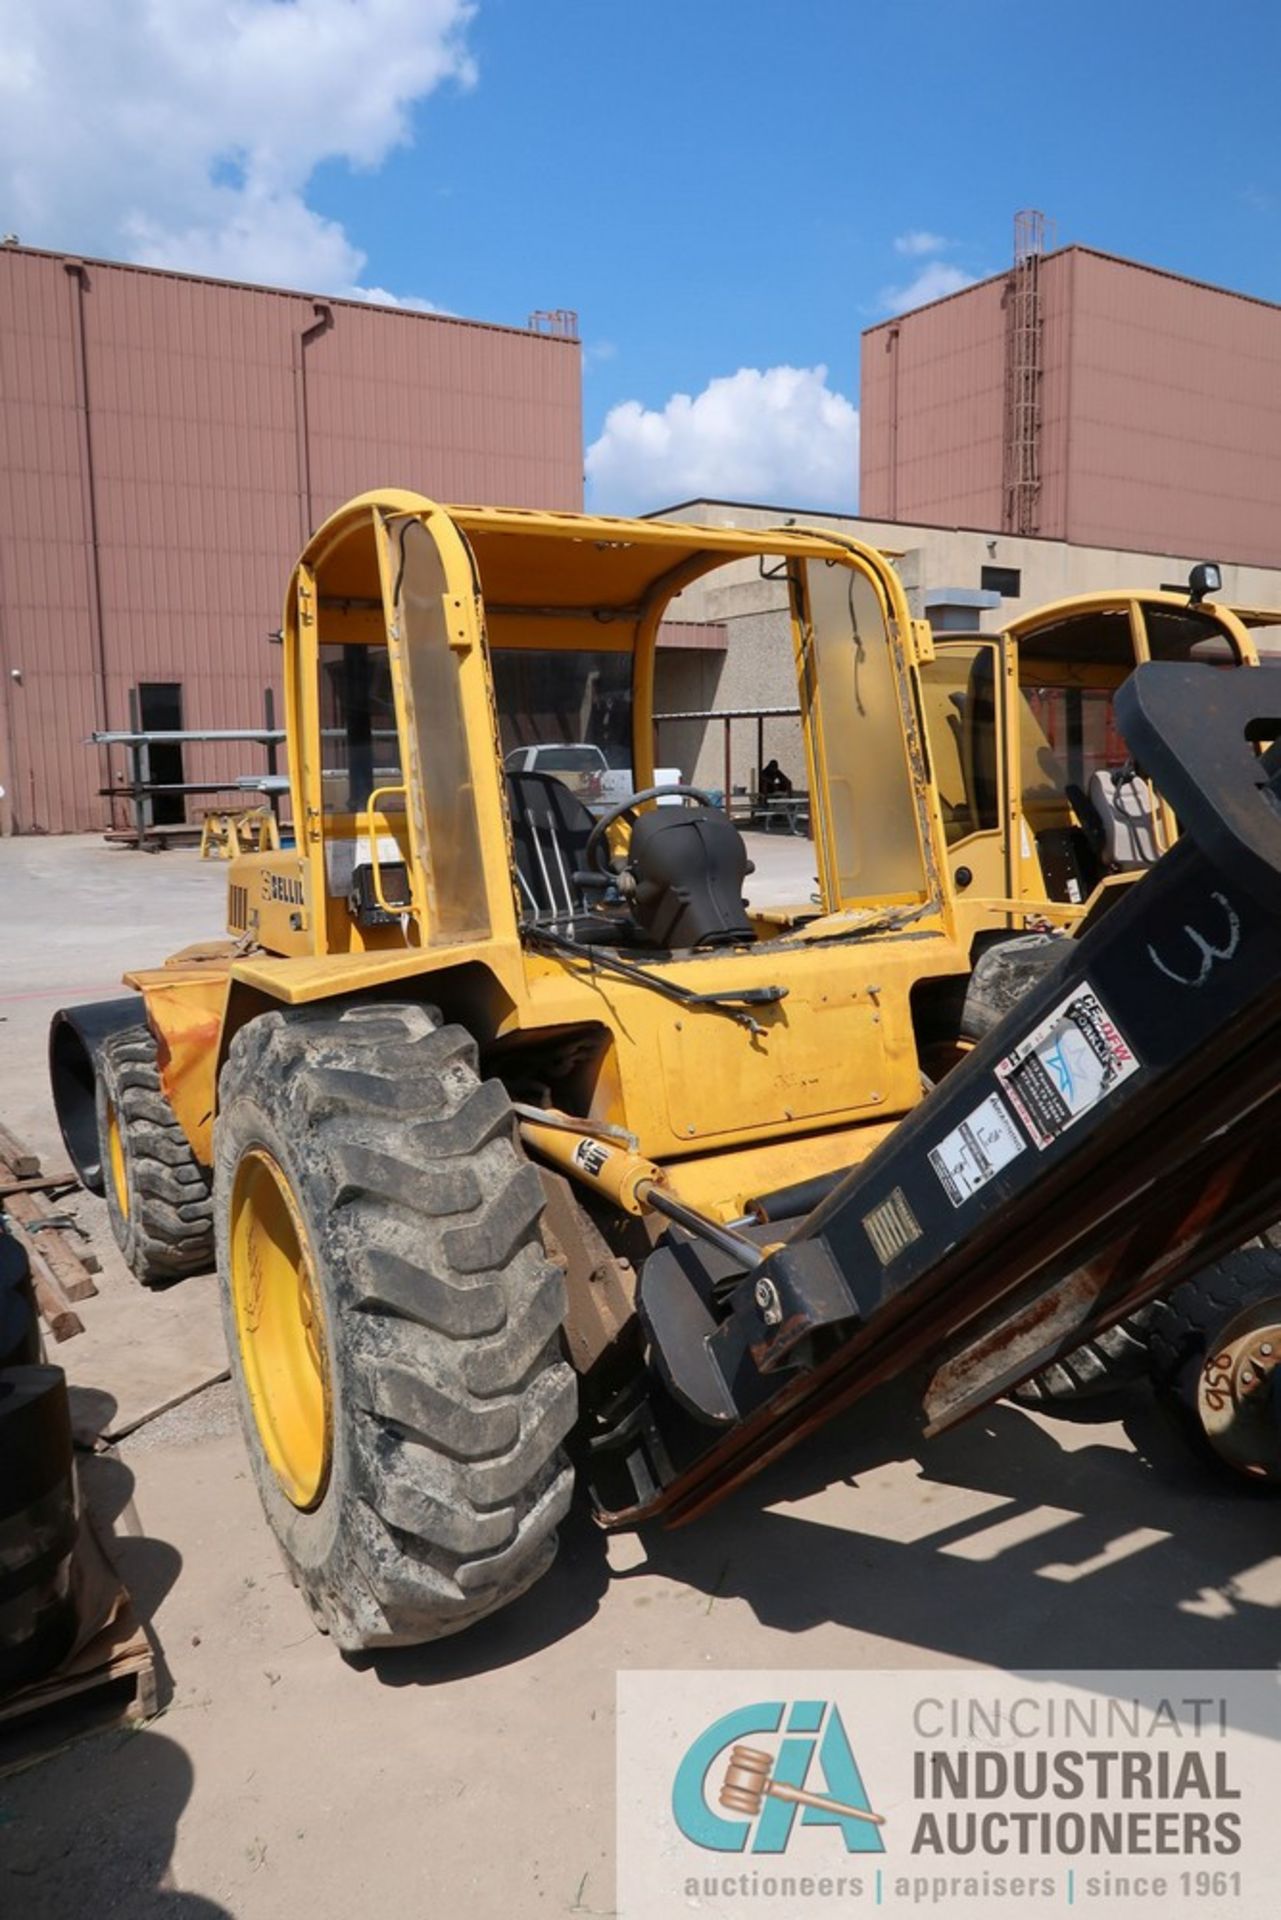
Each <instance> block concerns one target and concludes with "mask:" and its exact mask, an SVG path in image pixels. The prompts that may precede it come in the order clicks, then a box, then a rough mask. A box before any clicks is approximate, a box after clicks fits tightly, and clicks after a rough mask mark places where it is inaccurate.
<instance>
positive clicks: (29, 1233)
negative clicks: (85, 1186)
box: [0, 1125, 100, 1342]
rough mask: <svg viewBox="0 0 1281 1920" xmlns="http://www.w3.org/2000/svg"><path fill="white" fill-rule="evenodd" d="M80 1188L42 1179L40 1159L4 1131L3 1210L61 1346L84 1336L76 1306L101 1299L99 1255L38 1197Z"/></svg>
mask: <svg viewBox="0 0 1281 1920" xmlns="http://www.w3.org/2000/svg"><path fill="white" fill-rule="evenodd" d="M78 1184H79V1183H78V1181H76V1179H75V1178H74V1176H72V1175H70V1174H68V1175H59V1176H57V1177H56V1178H49V1179H45V1178H43V1177H42V1176H41V1172H40V1157H39V1155H38V1154H35V1153H31V1152H29V1151H28V1149H27V1148H26V1147H24V1146H23V1144H22V1142H21V1141H20V1140H17V1139H15V1137H14V1135H13V1134H12V1133H10V1131H9V1129H8V1128H7V1127H5V1126H3V1125H0V1209H2V1210H3V1212H4V1214H5V1216H6V1219H7V1222H8V1226H9V1230H10V1232H11V1233H12V1234H13V1236H14V1238H15V1239H16V1240H17V1241H19V1242H20V1244H21V1245H22V1247H23V1248H24V1249H25V1251H26V1254H27V1258H28V1260H29V1261H30V1263H31V1281H32V1285H33V1287H34V1288H35V1295H36V1305H37V1306H38V1308H39V1310H40V1317H41V1319H42V1320H43V1321H44V1323H45V1326H46V1328H47V1329H48V1331H49V1334H50V1337H51V1338H52V1339H54V1340H55V1341H59V1342H61V1341H63V1340H71V1339H73V1338H74V1337H75V1335H76V1334H78V1333H83V1332H84V1322H83V1321H82V1320H81V1318H80V1316H79V1314H78V1313H77V1312H76V1311H75V1308H74V1306H73V1304H72V1303H73V1301H77V1300H88V1299H90V1298H91V1297H92V1296H93V1295H94V1294H96V1293H97V1291H98V1285H97V1282H96V1281H95V1279H94V1278H93V1276H94V1274H95V1273H97V1272H99V1271H100V1262H99V1260H98V1256H97V1254H96V1253H93V1252H91V1251H90V1250H89V1249H88V1248H87V1247H86V1248H83V1249H82V1247H81V1244H80V1236H79V1234H78V1233H77V1232H76V1231H75V1229H74V1228H73V1227H67V1226H58V1225H56V1224H54V1222H56V1220H57V1219H58V1217H59V1216H58V1211H57V1208H56V1207H53V1208H52V1209H51V1208H50V1206H49V1205H48V1203H47V1202H46V1201H45V1200H44V1199H42V1198H40V1197H39V1195H40V1193H41V1192H42V1191H48V1189H50V1188H52V1187H55V1186H57V1187H65V1186H68V1185H69V1186H72V1187H75V1186H78Z"/></svg>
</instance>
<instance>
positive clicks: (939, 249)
mask: <svg viewBox="0 0 1281 1920" xmlns="http://www.w3.org/2000/svg"><path fill="white" fill-rule="evenodd" d="M952 245H953V242H952V241H951V240H949V239H948V238H947V237H946V235H945V234H941V233H931V232H930V231H929V230H928V228H925V227H913V228H912V230H911V232H910V233H900V234H899V236H898V238H897V239H896V240H895V242H894V251H895V253H902V254H905V255H906V256H907V258H908V259H909V260H919V259H920V258H921V256H922V254H926V253H944V252H946V250H947V248H948V247H950V246H952Z"/></svg>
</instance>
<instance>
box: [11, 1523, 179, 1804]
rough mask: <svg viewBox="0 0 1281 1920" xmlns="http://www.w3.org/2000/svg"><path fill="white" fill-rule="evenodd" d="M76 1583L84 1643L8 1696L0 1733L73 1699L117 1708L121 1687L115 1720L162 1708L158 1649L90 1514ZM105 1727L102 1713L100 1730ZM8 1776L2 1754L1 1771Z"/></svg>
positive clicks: (19, 1760)
mask: <svg viewBox="0 0 1281 1920" xmlns="http://www.w3.org/2000/svg"><path fill="white" fill-rule="evenodd" d="M72 1578H73V1584H74V1586H75V1589H76V1597H77V1607H78V1609H79V1611H80V1615H81V1630H80V1634H79V1637H78V1639H77V1643H76V1645H75V1646H74V1647H73V1648H72V1651H71V1653H70V1654H69V1655H68V1656H67V1658H66V1659H65V1660H64V1661H63V1662H62V1664H61V1665H60V1666H58V1667H56V1668H55V1669H54V1671H53V1672H52V1673H48V1674H45V1675H44V1677H43V1678H42V1679H40V1680H33V1681H32V1682H31V1683H30V1685H29V1686H25V1687H21V1688H19V1689H18V1690H17V1691H16V1692H15V1693H10V1694H6V1695H4V1696H3V1697H0V1731H2V1732H3V1733H4V1735H5V1736H6V1738H7V1736H8V1732H9V1729H10V1727H11V1726H13V1725H14V1724H15V1723H24V1722H27V1721H34V1720H35V1719H36V1718H37V1717H38V1716H41V1715H52V1714H53V1713H54V1712H55V1710H56V1709H58V1708H61V1707H65V1706H66V1705H67V1704H68V1703H69V1702H72V1701H77V1700H79V1701H81V1702H82V1703H83V1705H84V1706H85V1707H86V1709H88V1707H89V1706H90V1704H91V1702H92V1703H93V1704H94V1705H95V1706H97V1707H99V1708H101V1707H103V1706H111V1705H112V1704H113V1700H112V1694H113V1690H114V1693H115V1694H116V1695H117V1696H118V1698H119V1707H118V1710H117V1711H115V1712H114V1713H112V1714H111V1716H110V1718H111V1720H112V1721H117V1722H118V1721H136V1720H147V1719H150V1718H151V1716H152V1715H153V1714H155V1713H156V1712H158V1710H159V1695H158V1687H157V1678H156V1656H155V1651H154V1649H153V1647H152V1644H151V1642H150V1640H149V1639H148V1638H147V1634H146V1630H145V1629H144V1627H143V1625H142V1623H141V1621H140V1620H139V1618H138V1616H137V1613H136V1612H135V1610H134V1606H133V1602H132V1600H131V1599H130V1597H129V1594H128V1592H127V1591H126V1589H125V1586H124V1584H123V1582H122V1581H121V1578H120V1575H119V1574H118V1573H117V1572H116V1568H115V1564H114V1562H113V1560H112V1558H111V1554H110V1548H109V1544H108V1542H107V1541H106V1540H105V1539H104V1538H103V1536H102V1534H101V1532H100V1530H99V1526H98V1524H97V1523H96V1522H95V1520H94V1519H93V1517H92V1516H91V1515H89V1514H87V1513H86V1514H85V1515H84V1516H83V1517H82V1519H81V1523H80V1537H79V1539H78V1540H77V1542H76V1554H75V1563H74V1571H73V1576H72ZM103 1724H104V1723H103V1720H102V1719H101V1717H99V1716H95V1719H94V1726H95V1728H99V1727H101V1726H102V1725H103ZM0 1756H3V1748H2V1747H0ZM29 1758H30V1755H29V1754H23V1755H21V1756H19V1755H17V1754H15V1757H14V1759H13V1762H12V1765H13V1766H15V1767H18V1766H25V1765H26V1764H28V1761H29ZM7 1771H9V1766H8V1764H6V1761H5V1759H4V1758H3V1757H0V1774H3V1773H5V1772H7Z"/></svg>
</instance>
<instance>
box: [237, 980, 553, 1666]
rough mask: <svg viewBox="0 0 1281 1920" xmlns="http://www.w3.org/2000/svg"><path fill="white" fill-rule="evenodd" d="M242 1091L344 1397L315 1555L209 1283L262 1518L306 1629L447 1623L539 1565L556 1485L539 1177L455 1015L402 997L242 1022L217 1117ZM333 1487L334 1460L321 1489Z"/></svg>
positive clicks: (365, 1633)
mask: <svg viewBox="0 0 1281 1920" xmlns="http://www.w3.org/2000/svg"><path fill="white" fill-rule="evenodd" d="M241 1100H248V1101H249V1102H251V1103H256V1105H257V1106H258V1107H260V1108H262V1109H263V1110H265V1111H266V1113H267V1114H268V1115H270V1116H272V1117H273V1118H274V1119H276V1120H278V1121H279V1123H280V1124H281V1127H282V1130H283V1129H285V1128H287V1133H288V1139H289V1141H290V1144H291V1153H292V1158H293V1160H294V1163H295V1166H296V1167H297V1169H298V1172H299V1181H300V1191H299V1193H298V1196H297V1197H298V1199H299V1201H300V1204H301V1206H302V1210H303V1213H304V1217H305V1218H306V1219H307V1221H308V1223H309V1230H310V1231H311V1232H312V1234H313V1236H314V1240H315V1242H316V1245H315V1247H314V1251H315V1255H316V1260H317V1263H318V1264H319V1265H321V1266H322V1267H323V1268H324V1272H325V1275H326V1278H325V1281H324V1285H325V1291H326V1303H327V1308H328V1314H329V1319H328V1331H329V1349H330V1355H331V1366H332V1367H333V1368H336V1369H337V1370H338V1371H339V1374H340V1379H339V1381H338V1383H337V1387H336V1390H335V1397H336V1398H337V1397H338V1395H341V1398H342V1403H343V1407H344V1412H343V1416H342V1426H343V1431H342V1432H341V1433H339V1434H337V1435H336V1436H335V1447H336V1449H338V1450H341V1451H342V1454H343V1459H344V1461H345V1462H346V1465H345V1466H344V1468H343V1473H344V1475H345V1481H344V1485H345V1487H346V1491H345V1492H344V1493H343V1494H342V1495H341V1498H342V1500H343V1502H344V1504H343V1506H342V1508H341V1511H340V1512H339V1513H338V1516H337V1520H336V1527H337V1533H336V1536H335V1544H334V1546H333V1549H332V1551H331V1550H330V1549H329V1548H328V1547H326V1548H325V1550H324V1555H325V1557H324V1559H323V1563H322V1564H311V1563H309V1562H308V1559H307V1553H306V1552H305V1551H302V1550H301V1544H300V1543H302V1541H303V1538H304V1531H305V1529H306V1527H307V1525H308V1522H309V1521H310V1520H311V1519H312V1516H309V1515H305V1514H298V1513H297V1512H296V1510H293V1509H290V1510H289V1511H288V1512H284V1511H283V1509H282V1500H281V1496H280V1495H279V1493H278V1491H277V1493H275V1494H273V1492H272V1486H273V1484H274V1475H272V1472H271V1468H270V1466H269V1465H268V1464H267V1462H266V1460H265V1457H263V1456H262V1454H261V1451H260V1449H259V1447H258V1445H257V1441H256V1434H255V1432H254V1429H253V1424H252V1418H251V1416H249V1414H248V1409H247V1405H246V1404H245V1403H244V1389H243V1382H242V1380H241V1378H240V1375H239V1368H238V1366H237V1365H236V1363H235V1358H234V1349H235V1331H234V1324H233V1322H232V1319H231V1310H230V1304H229V1300H228V1294H229V1289H227V1288H226V1287H224V1311H225V1313H226V1314H227V1316H228V1344H229V1346H230V1347H232V1349H233V1377H234V1378H236V1380H237V1387H238V1391H240V1393H241V1395H242V1415H244V1417H245V1426H246V1433H247V1436H248V1439H249V1445H250V1454H251V1458H252V1459H253V1462H254V1468H255V1473H256V1475H257V1478H258V1481H259V1486H260V1490H262V1491H263V1498H264V1504H265V1506H266V1508H267V1513H268V1518H269V1520H270V1521H271V1523H272V1525H273V1527H274V1529H275V1531H276V1533H277V1537H278V1539H279V1540H280V1543H281V1546H282V1548H283V1550H284V1552H285V1556H286V1559H287V1560H289V1561H290V1563H291V1570H292V1571H293V1573H294V1576H295V1578H296V1580H297V1582H298V1584H299V1586H300V1587H301V1589H302V1591H303V1593H304V1595H305V1597H306V1599H307V1601H308V1604H309V1605H310V1607H311V1610H312V1613H313V1615H314V1616H315V1618H316V1620H317V1622H318V1624H320V1625H321V1626H322V1627H323V1628H324V1629H325V1630H326V1631H327V1632H329V1633H330V1634H332V1636H333V1637H334V1639H335V1640H336V1642H337V1643H338V1644H339V1645H340V1646H341V1647H343V1648H344V1649H346V1650H348V1651H354V1650H356V1649H361V1648H369V1647H376V1646H387V1645H397V1644H407V1643H414V1642H421V1641H426V1640H432V1639H437V1638H440V1637H442V1636H443V1635H445V1634H451V1633H455V1632H458V1631H459V1630H461V1629H462V1628H464V1627H467V1626H469V1625H471V1624H472V1622H473V1621H475V1620H478V1619H480V1618H482V1617H483V1616H484V1615H485V1614H488V1613H493V1612H495V1611H496V1610H497V1609H498V1608H500V1607H502V1606H505V1605H506V1604H508V1603H509V1602H510V1601H511V1600H514V1599H515V1598H516V1597H517V1596H518V1595H519V1594H521V1593H523V1592H524V1591H525V1590H526V1588H528V1587H529V1586H531V1585H532V1584H533V1582H534V1581H535V1580H536V1579H537V1578H538V1577H539V1576H540V1574H542V1573H543V1572H545V1571H546V1569H547V1567H548V1566H549V1565H550V1564H551V1561H552V1559H553V1557H554V1554H555V1551H556V1529H557V1526H558V1525H559V1522H560V1521H561V1519H562V1518H563V1517H564V1515H565V1513H566V1511H567V1510H568V1507H569V1503H570V1498H571V1493H572V1469H571V1467H570V1466H569V1463H568V1461H567V1459H566V1456H565V1453H564V1451H563V1442H564V1440H565V1438H566V1436H567V1435H568V1433H569V1431H570V1429H571V1427H572V1426H573V1424H574V1421H575V1418H576V1414H577V1382H576V1379H575V1376H574V1374H573V1371H572V1369H571V1368H570V1367H569V1366H568V1364H567V1363H566V1361H565V1360H564V1358H563V1356H562V1351H561V1340H560V1328H561V1323H562V1320H563V1317H564V1311H565V1295H564V1280H563V1276H562V1274H561V1271H560V1269H559V1267H557V1266H555V1265H553V1264H552V1263H551V1262H549V1261H548V1259H547V1258H546V1255H545V1253H544V1250H543V1245H542V1240H541V1236H540V1231H539V1216H540V1214H541V1211H542V1205H543V1195H542V1185H541V1182H540V1180H539V1178H538V1174H537V1171H536V1169H535V1168H533V1167H532V1166H530V1165H529V1164H528V1163H527V1162H526V1161H525V1160H524V1159H523V1156H522V1155H521V1153H520V1151H519V1147H518V1144H517V1138H516V1129H515V1121H514V1116H513V1114H512V1111H511V1106H510V1103H509V1101H508V1098H507V1095H506V1092H505V1090H504V1089H503V1088H502V1087H501V1086H500V1085H499V1084H498V1083H496V1082H491V1081H481V1080H480V1078H479V1076H478V1073H477V1063H476V1049H475V1045H474V1043H473V1041H472V1040H471V1038H470V1036H469V1035H468V1034H467V1033H466V1032H465V1031H464V1030H463V1029H462V1028H460V1027H457V1026H442V1025H441V1024H440V1022H439V1019H438V1017H437V1016H435V1015H434V1014H433V1013H432V1011H431V1010H430V1009H427V1008H423V1007H420V1006H417V1005H412V1004H407V1005H383V1004H378V1005H361V1004H359V1003H357V1004H355V1005H350V1004H349V1005H345V1006H344V1005H339V1006H333V1005H330V1006H322V1007H316V1008H297V1009H291V1010H289V1011H288V1012H278V1013H277V1012H273V1013H269V1014H265V1015H263V1016H261V1017H259V1018H258V1019H256V1020H254V1021H252V1022H251V1023H250V1024H249V1025H248V1026H247V1027H245V1028H242V1029H241V1031H240V1032H239V1033H238V1034H237V1035H236V1037H235V1039H234V1040H233V1042H232V1045H231V1048H230V1051H229V1055H228V1061H227V1065H226V1067H225V1068H224V1071H223V1079H222V1084H221V1088H220V1103H221V1113H222V1115H223V1116H228V1115H234V1112H235V1109H236V1106H237V1103H238V1102H239V1101H241ZM241 1124H242V1123H241V1122H239V1121H235V1120H233V1121H232V1126H233V1128H235V1129H239V1128H240V1127H241ZM224 1127H225V1120H224V1119H223V1118H220V1121H219V1133H218V1154H217V1159H218V1172H217V1185H218V1189H219V1196H220V1198H219V1207H218V1213H219V1234H220V1241H221V1239H222V1236H224V1235H225V1231H226V1220H225V1215H226V1199H225V1193H226V1190H227V1188H228V1186H229V1183H230V1179H231V1176H232V1173H233V1171H234V1163H233V1159H232V1151H233V1147H234V1140H233V1138H232V1136H231V1135H230V1134H229V1135H227V1137H226V1139H224ZM220 1251H221V1253H222V1259H221V1261H220V1265H222V1267H223V1270H224V1271H225V1270H226V1249H225V1245H223V1246H220ZM264 1476H265V1477H264ZM339 1497H340V1496H339V1483H338V1473H337V1469H335V1472H334V1475H333V1478H332V1480H331V1489H330V1492H329V1493H327V1494H326V1496H325V1499H326V1502H328V1501H329V1500H330V1499H334V1500H337V1499H339Z"/></svg>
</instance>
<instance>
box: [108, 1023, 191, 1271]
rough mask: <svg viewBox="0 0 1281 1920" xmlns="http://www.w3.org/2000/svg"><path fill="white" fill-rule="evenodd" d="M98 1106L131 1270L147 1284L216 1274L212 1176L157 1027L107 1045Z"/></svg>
mask: <svg viewBox="0 0 1281 1920" xmlns="http://www.w3.org/2000/svg"><path fill="white" fill-rule="evenodd" d="M97 1102H98V1139H99V1144H100V1150H101V1154H102V1182H103V1193H104V1194H105V1196H106V1201H107V1214H108V1217H109V1219H110V1221H111V1230H112V1232H113V1233H114V1234H115V1236H116V1244H117V1246H118V1247H119V1248H120V1251H121V1253H123V1255H124V1257H125V1260H126V1261H127V1262H128V1264H129V1267H130V1268H131V1269H132V1271H133V1272H134V1273H135V1274H136V1275H137V1277H138V1279H139V1280H141V1281H142V1282H143V1284H144V1285H146V1286H150V1285H152V1284H154V1283H155V1282H157V1281H164V1280H181V1279H184V1278H185V1277H186V1276H187V1275H188V1274H192V1273H210V1272H212V1270H213V1264H214V1232H213V1195H212V1191H211V1187H210V1179H209V1174H208V1171H207V1170H206V1169H205V1168H204V1167H202V1166H201V1165H200V1162H199V1161H198V1160H197V1159H196V1156H195V1154H194V1153H193V1152H192V1151H191V1145H190V1142H189V1141H188V1139H187V1136H186V1134H185V1133H184V1132H183V1130H182V1128H181V1126H180V1125H179V1123H178V1119H177V1116H176V1115H175V1113H174V1110H173V1108H172V1107H171V1106H170V1104H169V1099H168V1096H167V1095H166V1093H165V1090H164V1087H163V1086H162V1085H161V1080H160V1062H159V1059H158V1057H157V1054H156V1043H155V1040H154V1038H153V1037H152V1034H151V1030H150V1028H149V1027H147V1026H145V1025H142V1024H140V1025H138V1026H136V1027H126V1028H124V1029H123V1031H122V1032H120V1033H116V1034H113V1035H112V1036H111V1037H110V1039H108V1040H106V1041H104V1042H103V1046H102V1050H101V1052H100V1053H99V1056H98V1078H97Z"/></svg>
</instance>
